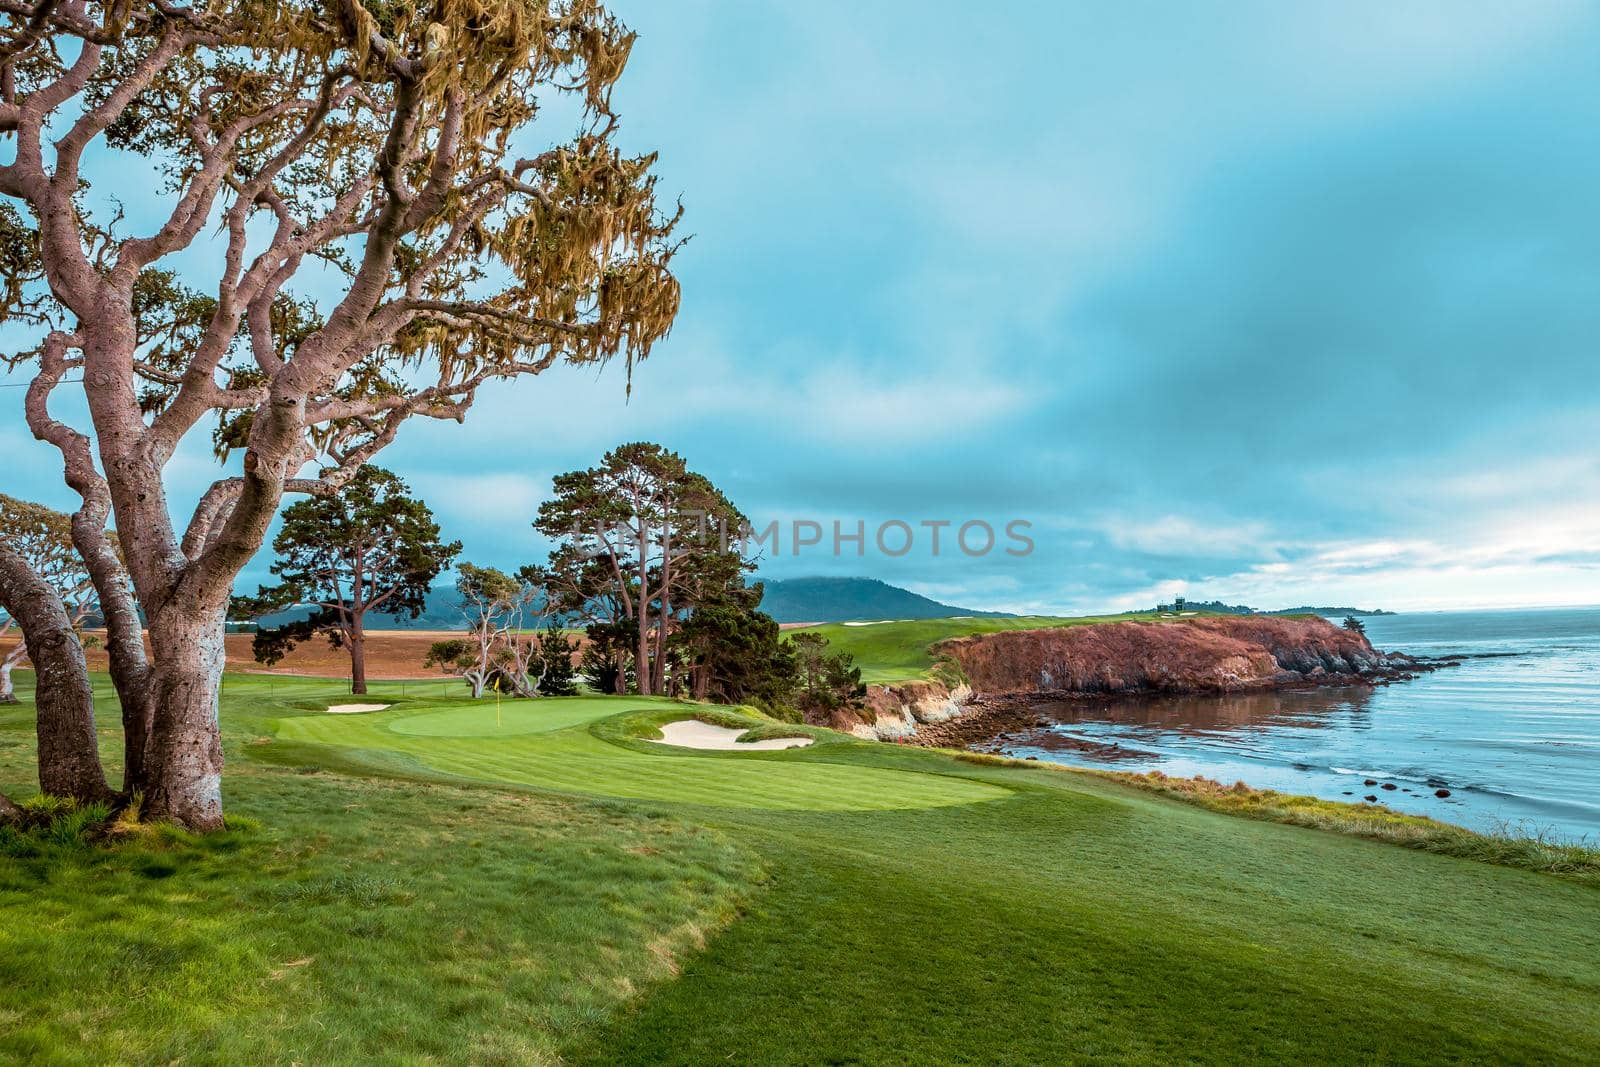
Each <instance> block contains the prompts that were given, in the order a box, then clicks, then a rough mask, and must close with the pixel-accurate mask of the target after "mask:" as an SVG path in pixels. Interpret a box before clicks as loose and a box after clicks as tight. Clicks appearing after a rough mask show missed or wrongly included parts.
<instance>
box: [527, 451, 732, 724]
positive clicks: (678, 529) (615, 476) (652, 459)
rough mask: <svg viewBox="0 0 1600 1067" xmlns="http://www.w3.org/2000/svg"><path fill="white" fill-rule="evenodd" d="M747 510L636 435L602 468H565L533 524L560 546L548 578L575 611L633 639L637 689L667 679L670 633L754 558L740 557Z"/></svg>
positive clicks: (656, 687) (649, 689) (656, 689)
mask: <svg viewBox="0 0 1600 1067" xmlns="http://www.w3.org/2000/svg"><path fill="white" fill-rule="evenodd" d="M746 525H747V524H746V520H745V517H744V515H743V514H741V513H740V512H739V510H738V509H737V508H735V507H734V506H733V504H732V503H731V502H730V501H729V500H728V498H727V497H726V496H724V495H723V494H722V493H721V492H720V491H718V490H717V488H716V487H715V486H713V485H712V484H711V482H710V481H709V480H707V479H706V478H705V477H704V476H703V475H700V474H697V473H695V472H694V471H692V470H690V469H689V468H688V466H687V465H686V464H685V463H684V460H683V457H682V456H679V455H678V454H677V453H676V452H671V451H669V450H667V449H665V448H663V447H661V446H660V445H657V444H650V443H648V442H636V443H632V444H625V445H620V446H618V447H617V448H614V449H612V450H611V451H610V452H607V453H606V454H605V456H604V457H602V458H601V460H600V463H599V465H598V466H595V467H590V468H587V469H585V470H580V471H572V472H569V473H567V474H559V475H557V476H556V478H555V495H554V496H553V497H552V498H551V499H550V500H547V501H546V502H545V503H544V504H543V505H541V506H540V508H539V517H538V520H537V521H536V522H535V523H534V526H535V528H537V529H538V530H539V532H540V533H542V534H544V535H545V536H547V537H551V538H554V539H556V540H557V541H558V542H559V543H558V545H557V548H556V550H555V552H553V553H552V554H551V566H550V573H551V578H550V581H551V584H552V587H553V588H556V589H558V590H560V591H561V595H562V596H563V597H564V602H563V606H564V607H565V608H566V609H567V610H569V611H571V612H574V613H592V612H593V611H595V610H596V608H597V606H598V609H599V610H600V611H601V612H603V613H604V615H605V616H606V617H605V618H604V619H602V620H601V621H603V622H605V623H607V624H614V623H618V622H625V623H626V624H627V625H628V627H629V629H630V630H631V632H632V633H633V636H634V641H635V645H634V650H633V651H634V668H635V673H636V674H637V677H638V688H639V692H640V693H644V694H650V693H661V692H663V691H665V689H666V685H667V679H666V672H667V664H668V660H669V656H668V651H669V648H670V643H671V639H672V636H673V634H674V633H675V632H677V630H678V629H679V627H680V626H681V625H682V622H683V620H684V619H685V618H686V617H688V615H689V614H690V612H691V611H692V609H693V606H694V603H695V602H696V601H697V600H699V599H705V598H707V597H708V596H709V595H710V593H711V592H712V591H714V590H720V589H722V588H724V587H726V585H727V584H728V583H729V582H731V581H738V582H740V583H741V584H742V582H743V576H744V574H745V573H746V572H747V571H749V570H752V569H754V562H753V561H752V560H750V559H748V558H746V557H745V556H744V555H743V554H742V544H741V542H740V540H739V537H740V534H741V533H742V531H743V529H744V527H745V526H746Z"/></svg>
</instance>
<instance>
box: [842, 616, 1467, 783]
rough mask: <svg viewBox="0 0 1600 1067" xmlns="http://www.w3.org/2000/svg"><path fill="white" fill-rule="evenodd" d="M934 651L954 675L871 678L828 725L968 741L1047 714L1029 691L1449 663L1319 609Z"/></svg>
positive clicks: (1077, 630) (1270, 686)
mask: <svg viewBox="0 0 1600 1067" xmlns="http://www.w3.org/2000/svg"><path fill="white" fill-rule="evenodd" d="M933 651H934V653H935V654H936V655H938V656H939V657H940V658H941V660H942V661H943V664H944V667H945V669H944V670H942V671H941V673H943V674H946V675H950V674H956V675H959V676H960V677H961V678H962V679H963V680H962V681H959V682H956V683H954V684H946V683H944V682H940V681H935V680H931V679H930V680H919V681H911V682H904V683H900V684H897V685H876V686H870V687H868V691H867V697H866V701H865V707H864V708H863V709H861V710H860V711H859V712H858V713H857V714H856V715H855V716H854V717H851V716H848V715H847V716H845V717H843V718H842V719H841V721H838V722H833V723H830V724H829V725H833V726H835V727H836V728H839V729H845V730H849V731H850V732H852V733H854V734H856V735H857V736H859V737H868V738H875V739H878V740H886V741H898V742H902V743H910V744H916V745H925V746H936V747H967V746H970V745H974V744H978V743H980V742H983V741H986V740H993V739H995V738H997V737H999V736H1000V735H1002V734H1005V733H1007V732H1010V731H1013V730H1018V729H1023V728H1032V727H1036V726H1040V725H1045V724H1047V722H1048V720H1045V719H1043V718H1042V717H1041V716H1040V715H1039V714H1038V712H1036V711H1035V710H1033V708H1032V705H1033V704H1034V703H1035V702H1036V701H1038V700H1040V699H1049V700H1063V699H1069V700H1070V699H1077V698H1093V697H1104V696H1108V695H1116V696H1164V695H1181V694H1202V693H1239V692H1252V691H1263V690H1288V689H1309V688H1322V687H1329V686H1352V685H1359V686H1373V685H1386V684H1389V683H1391V682H1396V681H1405V680H1408V679H1411V678H1414V677H1416V676H1417V675H1419V674H1423V673H1426V672H1429V671H1434V670H1438V669H1439V668H1441V667H1446V666H1453V665H1455V663H1456V661H1454V660H1430V659H1417V658H1414V657H1411V656H1407V655H1404V654H1402V653H1385V652H1381V651H1379V650H1377V649H1375V648H1373V647H1372V645H1371V643H1370V642H1369V641H1368V640H1367V639H1366V637H1365V635H1363V634H1361V633H1359V632H1356V631H1351V630H1345V629H1342V628H1340V627H1337V626H1334V625H1333V624H1331V623H1329V622H1327V621H1326V620H1324V619H1302V618H1295V619H1284V618H1259V617H1236V618H1215V617H1206V618H1199V619H1189V620H1184V621H1182V622H1163V623H1144V622H1125V623H1101V624H1095V625H1086V626H1074V627H1058V628H1048V629H1040V630H1009V631H1001V632H998V633H990V634H977V635H974V636H971V637H962V638H956V639H954V640H950V641H944V642H941V643H940V644H938V645H936V646H934V648H933ZM1084 744H1086V745H1089V744H1092V743H1090V742H1084ZM1127 754H1129V755H1132V754H1133V753H1127ZM1102 755H1103V754H1102Z"/></svg>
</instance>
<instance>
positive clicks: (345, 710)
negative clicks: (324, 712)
mask: <svg viewBox="0 0 1600 1067" xmlns="http://www.w3.org/2000/svg"><path fill="white" fill-rule="evenodd" d="M390 706H391V705H388V704H334V705H332V706H331V707H329V708H328V713H329V714H330V715H356V714H359V713H360V712H363V711H382V710H383V709H384V708H387V707H390Z"/></svg>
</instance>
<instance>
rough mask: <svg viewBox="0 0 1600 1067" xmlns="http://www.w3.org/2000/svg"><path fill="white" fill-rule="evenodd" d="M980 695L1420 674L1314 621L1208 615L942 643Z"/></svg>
mask: <svg viewBox="0 0 1600 1067" xmlns="http://www.w3.org/2000/svg"><path fill="white" fill-rule="evenodd" d="M935 651H936V652H938V653H940V654H942V655H946V656H950V657H951V658H953V659H954V660H955V661H956V662H957V663H959V664H960V665H961V668H962V670H963V671H965V672H966V675H967V677H968V678H969V679H970V680H971V683H972V688H973V689H974V690H976V691H977V692H978V693H980V694H982V695H984V696H993V695H998V694H1005V693H1054V694H1071V693H1235V692H1240V691H1243V690H1250V689H1271V688H1286V687H1291V686H1295V685H1304V684H1308V683H1309V684H1334V683H1338V682H1361V681H1372V680H1377V679H1380V678H1391V677H1395V676H1396V675H1400V674H1406V673H1409V672H1410V671H1413V670H1415V669H1416V668H1417V664H1416V662H1415V661H1414V660H1412V659H1411V658H1410V657H1409V656H1403V655H1393V654H1385V653H1382V652H1379V651H1378V650H1376V649H1374V648H1373V647H1372V644H1371V642H1369V641H1368V640H1367V639H1366V637H1365V636H1364V635H1362V634H1359V633H1355V632H1353V631H1351V630H1345V629H1342V628H1341V627H1338V626H1335V625H1333V624H1332V623H1330V622H1328V621H1327V620H1325V619H1319V618H1293V619H1286V618H1264V617H1259V616H1208V617H1203V618H1194V619H1184V620H1182V621H1181V622H1117V623H1103V624H1100V625H1094V626H1063V627H1055V628H1051V629H1043V630H1011V631H1004V632H1000V633H992V634H978V635H975V636H972V637H959V638H955V639H953V640H950V641H943V642H940V644H939V645H937V646H935Z"/></svg>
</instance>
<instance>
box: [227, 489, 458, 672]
mask: <svg viewBox="0 0 1600 1067" xmlns="http://www.w3.org/2000/svg"><path fill="white" fill-rule="evenodd" d="M272 548H273V551H275V552H276V553H277V554H278V558H277V560H275V561H274V562H273V564H272V573H273V574H275V575H277V576H278V577H279V578H281V579H283V581H282V582H280V583H279V584H277V585H275V586H272V587H270V588H268V587H266V586H263V587H261V589H260V591H259V592H258V593H257V594H256V595H255V596H253V597H236V598H234V602H233V611H232V614H233V615H234V617H235V618H240V617H248V618H260V617H261V616H263V615H267V614H271V613H273V612H277V611H282V610H284V609H286V608H289V607H293V606H300V607H308V608H310V609H311V612H310V614H309V615H307V616H306V617H305V618H303V619H296V620H293V621H291V622H287V623H284V624H283V625H281V626H268V627H263V628H261V629H259V630H257V631H256V636H255V641H254V651H255V657H256V659H257V660H259V661H261V662H262V663H267V664H273V663H276V662H278V661H279V660H280V659H282V658H283V657H284V656H285V655H286V654H287V653H288V652H289V651H291V650H292V649H293V648H294V646H295V645H296V644H298V643H300V642H301V641H305V640H308V639H310V638H312V637H314V636H316V635H317V634H325V635H326V636H327V638H328V640H329V642H330V643H331V644H332V645H333V647H335V648H343V649H346V650H348V651H349V653H350V691H351V692H352V693H365V692H366V691H367V616H368V615H369V614H373V613H376V614H379V615H389V616H393V617H395V618H410V619H415V618H417V617H418V616H419V615H421V614H422V611H423V609H424V608H425V607H427V604H428V590H429V589H430V588H431V587H432V586H433V580H434V579H435V578H437V577H439V572H440V571H442V570H444V568H445V567H447V566H449V565H450V562H451V561H452V560H454V559H455V558H456V554H457V553H459V552H460V551H461V542H460V541H452V542H450V543H449V544H445V543H444V542H442V541H440V540H439V524H438V523H437V522H435V521H434V519H433V512H432V511H430V510H429V509H428V506H427V505H426V504H424V503H423V502H422V501H420V500H418V499H416V498H415V497H413V496H411V494H410V491H409V489H408V488H407V486H406V483H405V482H403V481H401V480H400V478H399V477H398V476H396V475H395V474H393V473H392V472H390V471H386V470H384V469H382V468H381V467H374V466H371V465H368V466H365V467H362V468H361V469H360V470H359V471H357V472H356V476H355V477H354V478H352V479H350V481H349V482H348V483H347V484H346V485H345V486H344V488H343V489H341V490H339V492H337V493H332V494H329V495H326V496H315V497H311V498H310V499H307V500H301V501H298V502H297V503H294V504H291V505H290V506H289V507H288V508H287V509H286V510H285V511H284V513H283V526H282V528H281V529H280V530H279V531H278V536H277V537H275V538H273V540H272Z"/></svg>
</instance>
